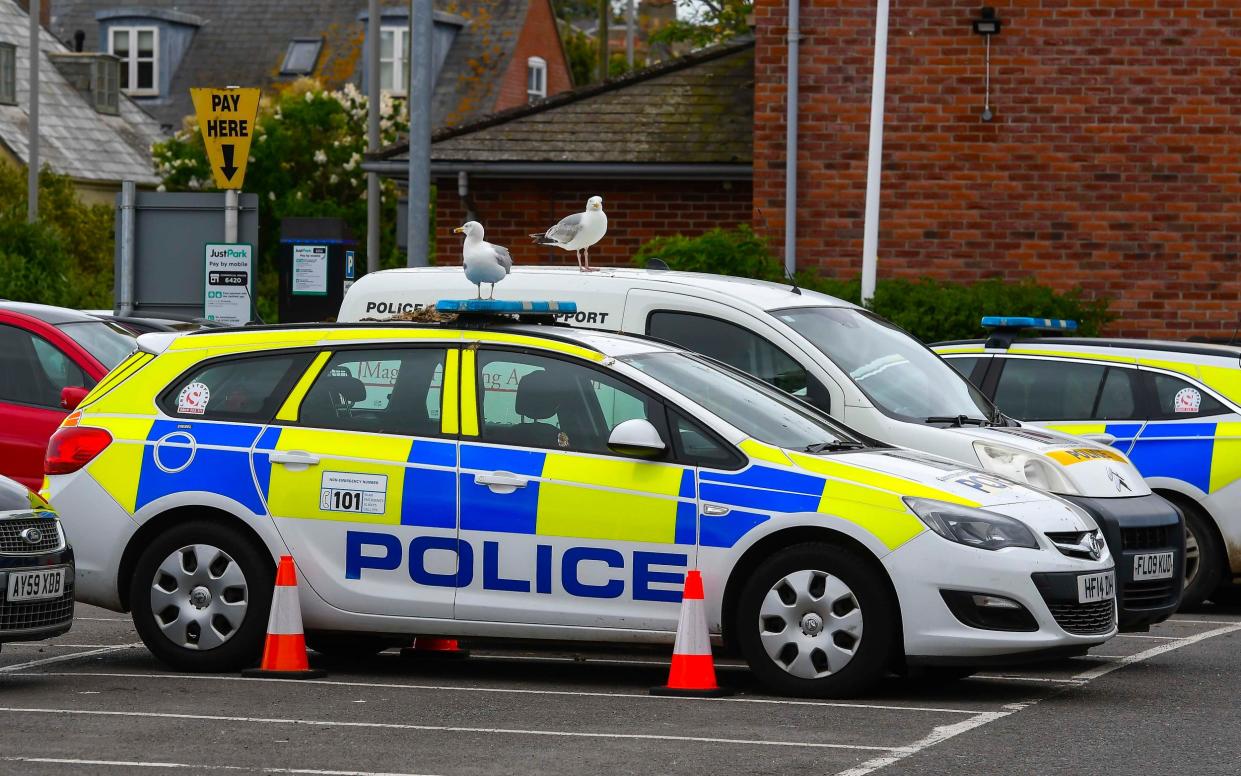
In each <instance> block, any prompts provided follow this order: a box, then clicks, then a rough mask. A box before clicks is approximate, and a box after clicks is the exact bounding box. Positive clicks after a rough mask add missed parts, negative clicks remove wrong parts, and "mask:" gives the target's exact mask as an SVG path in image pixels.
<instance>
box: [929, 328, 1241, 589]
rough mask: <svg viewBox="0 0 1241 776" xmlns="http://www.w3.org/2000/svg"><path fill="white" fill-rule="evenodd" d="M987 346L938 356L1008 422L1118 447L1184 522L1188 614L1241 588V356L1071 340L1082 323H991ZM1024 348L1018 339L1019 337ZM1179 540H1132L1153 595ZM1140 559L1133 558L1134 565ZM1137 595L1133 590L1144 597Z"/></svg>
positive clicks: (1233, 349) (972, 343) (1215, 348)
mask: <svg viewBox="0 0 1241 776" xmlns="http://www.w3.org/2000/svg"><path fill="white" fill-rule="evenodd" d="M983 325H984V326H989V327H992V328H993V329H994V332H993V334H992V335H991V337H990V338H989V339H986V340H968V341H958V342H944V343H939V344H937V345H934V346H933V347H934V349H935V350H936V351H937V352H939V353H940V354H941V355H942V356H943V357H944V358H945V359H947V360H948V362H949V363H950V364H952V365H954V366H955V367H957V368H958V369H959V370H960V371H961V372H962V373H963V374H965V375H966V376H967V377H970V378H971V379H972V380H973V381H974V382H975V384H977V385H978V386H979V387H980V388H981V389H982V390H983V392H984V393H986V394H987V395H988V396H989V397H990V398H992V399H993V400H994V401H995V402H996V404H998V405H999V406H1000V407H1001V408H1002V409H1003V410H1004V411H1005V412H1007V413H1009V414H1011V415H1013V416H1014V417H1017V418H1021V419H1023V420H1029V421H1031V422H1034V423H1038V424H1039V425H1041V426H1044V427H1047V428H1053V429H1057V430H1059V431H1063V432H1066V433H1069V434H1080V435H1083V436H1089V437H1092V438H1094V439H1096V440H1099V441H1103V442H1106V443H1108V444H1111V445H1112V446H1113V447H1114V448H1115V449H1117V450H1120V451H1121V452H1123V453H1124V454H1125V455H1127V456H1129V457H1130V458H1131V459H1132V460H1133V463H1134V464H1135V465H1136V466H1137V467H1138V469H1139V470H1140V471H1141V472H1142V474H1143V476H1145V477H1146V481H1147V483H1148V484H1149V485H1150V487H1151V488H1152V489H1154V491H1155V492H1156V493H1158V494H1160V495H1162V496H1163V497H1165V498H1167V499H1168V500H1169V501H1171V502H1173V503H1174V504H1176V505H1177V506H1179V507H1180V508H1181V510H1182V511H1183V512H1184V513H1185V542H1186V551H1185V573H1184V578H1185V590H1184V605H1186V606H1197V605H1198V604H1201V603H1202V602H1203V600H1205V599H1207V598H1210V597H1212V596H1215V597H1220V596H1230V595H1231V596H1235V595H1236V589H1235V587H1234V586H1233V580H1234V578H1236V577H1241V508H1238V507H1237V502H1238V499H1241V347H1238V346H1236V345H1211V344H1206V343H1196V342H1169V341H1161V340H1141V339H1108V338H1099V337H1071V336H1067V337H1066V336H1055V337H1038V336H1027V335H1029V334H1033V333H1035V332H1039V331H1045V332H1055V333H1058V334H1061V335H1063V334H1064V333H1066V332H1071V331H1073V330H1074V329H1075V328H1076V323H1075V322H1073V321H1059V320H1044V319H1035V318H1002V317H998V316H997V317H989V318H984V319H983ZM1019 337H1020V338H1019ZM1177 538H1178V537H1174V536H1172V537H1169V536H1165V535H1163V534H1161V533H1159V532H1156V531H1145V532H1138V531H1135V532H1133V534H1132V536H1126V542H1125V544H1126V546H1125V550H1126V551H1127V554H1126V557H1124V558H1123V560H1124V561H1125V562H1126V566H1128V567H1131V569H1132V573H1133V574H1134V577H1135V579H1138V581H1139V582H1141V584H1142V585H1143V587H1144V588H1145V594H1146V595H1148V596H1149V595H1158V594H1159V593H1160V592H1161V591H1165V590H1166V589H1167V588H1168V583H1169V581H1170V580H1171V578H1172V576H1173V574H1172V571H1173V568H1174V566H1175V564H1174V563H1173V562H1172V561H1171V559H1170V558H1168V557H1167V556H1168V553H1169V552H1170V550H1171V548H1172V547H1173V546H1174V545H1175V544H1176V542H1175V541H1174V540H1176V539H1177ZM1130 555H1131V557H1129V556H1130ZM1136 592H1137V591H1135V593H1136Z"/></svg>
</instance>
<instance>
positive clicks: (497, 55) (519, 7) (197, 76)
mask: <svg viewBox="0 0 1241 776" xmlns="http://www.w3.org/2000/svg"><path fill="white" fill-rule="evenodd" d="M529 4H530V0H437V2H436V3H435V8H436V11H437V14H438V17H439V18H449V16H456V17H459V18H460V19H463V20H464V21H465V22H466V23H465V26H464V27H463V28H462V29H461V31H460V32H459V33H458V35H457V37H456V40H455V41H454V42H453V45H452V47H451V48H450V49H449V51H448V55H447V58H446V59H445V61H444V66H443V69H442V70H441V71H440V75H439V79H438V81H437V83H436V89H435V95H434V98H433V100H434V101H433V110H432V120H433V121H434V123H435V125H436V126H441V125H444V124H450V123H457V122H460V121H465V120H469V119H473V118H475V117H477V116H479V115H483V114H486V113H488V112H490V111H491V110H493V108H494V105H495V100H496V96H497V92H496V90H497V88H498V81H499V76H500V74H501V73H502V72H503V68H504V67H506V66H507V64H508V63H509V61H510V60H511V59H512V54H513V50H514V48H515V46H516V43H517V37H518V33H519V32H520V30H521V26H522V24H523V22H524V20H525V18H526V11H527V8H528V6H529ZM123 6H126V3H125V2H124V0H56V2H55V5H54V7H53V8H54V14H55V15H54V16H53V18H52V30H53V31H54V32H55V33H56V34H57V35H58V36H60V38H61V39H62V40H65V41H71V40H72V39H73V34H74V32H75V31H77V30H82V31H83V32H85V33H86V43H85V45H86V49H87V50H92V51H93V50H99V49H100V45H101V41H100V40H99V22H98V21H97V19H96V14H97V13H98V12H100V11H112V10H114V9H117V8H119V7H123ZM140 6H141V7H138V8H135V9H134V10H135V12H136V13H135V15H142V12H143V11H149V10H151V9H159V10H165V11H166V10H177V11H189V12H191V13H192V14H193V15H194V16H196V17H198V18H200V19H202V20H204V22H205V23H204V24H202V26H200V27H198V28H197V30H196V31H195V33H194V38H193V41H192V42H191V43H190V47H189V49H188V50H187V51H186V52H185V56H184V57H183V58H182V60H181V64H180V66H179V67H178V68H177V72H176V74H175V75H174V76H173V80H172V86H171V89H170V93H169V94H167V95H164V96H163V97H162V98H161V99H159V100H157V101H150V100H144V101H143V105H144V106H145V107H147V109H148V110H150V111H151V113H152V114H153V115H155V116H156V117H157V118H158V119H159V120H160V121H161V122H162V123H164V124H169V125H172V126H173V127H174V128H176V127H180V123H181V120H182V119H183V118H184V117H185V116H186V115H188V114H190V113H192V112H193V106H192V105H191V103H190V98H189V89H190V88H191V87H195V86H225V85H228V84H237V85H239V86H259V87H261V88H270V87H271V86H272V85H273V84H278V83H282V82H289V81H291V80H293V79H294V77H293V76H282V75H281V74H280V67H281V64H282V63H283V61H284V55H285V51H286V49H287V48H288V44H289V41H290V40H291V39H293V38H315V37H319V36H322V37H323V39H324V44H323V49H322V51H321V52H320V54H319V60H318V64H317V67H316V69H315V72H314V73H313V75H314V76H315V77H317V78H319V80H321V81H322V82H323V83H324V84H325V85H327V86H329V87H332V88H338V87H340V86H343V85H344V84H345V83H353V84H355V85H357V86H359V87H361V86H363V84H362V83H361V78H362V44H363V42H364V41H365V37H366V25H365V23H364V22H363V21H361V18H360V15H361V14H362V13H363V12H365V11H366V8H367V0H296V2H290V0H193V2H187V1H186V0H141V2H140ZM381 8H382V11H383V12H384V13H388V12H394V11H397V12H399V11H407V10H408V8H409V3H408V2H405V3H393V2H392V0H387V1H386V2H384V3H382V4H381ZM398 9H399V10H398Z"/></svg>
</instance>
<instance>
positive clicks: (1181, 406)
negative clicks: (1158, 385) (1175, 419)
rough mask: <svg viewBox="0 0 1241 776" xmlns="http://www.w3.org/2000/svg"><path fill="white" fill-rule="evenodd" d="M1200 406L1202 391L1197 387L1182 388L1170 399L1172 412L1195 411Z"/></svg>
mask: <svg viewBox="0 0 1241 776" xmlns="http://www.w3.org/2000/svg"><path fill="white" fill-rule="evenodd" d="M1201 407H1202V393H1201V392H1200V391H1199V390H1198V389H1197V388H1182V389H1181V390H1179V391H1177V392H1176V396H1175V397H1174V398H1173V400H1172V411H1173V412H1197V411H1198V410H1199V408H1201Z"/></svg>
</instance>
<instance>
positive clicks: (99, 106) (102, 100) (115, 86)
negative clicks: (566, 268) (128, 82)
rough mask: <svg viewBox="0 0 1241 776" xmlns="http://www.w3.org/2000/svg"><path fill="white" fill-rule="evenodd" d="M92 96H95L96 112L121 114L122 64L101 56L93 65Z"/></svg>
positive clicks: (91, 75) (91, 74) (91, 73)
mask: <svg viewBox="0 0 1241 776" xmlns="http://www.w3.org/2000/svg"><path fill="white" fill-rule="evenodd" d="M90 78H91V94H93V95H94V96H95V110H96V111H98V112H99V113H108V114H111V115H113V116H115V115H117V114H119V113H120V112H121V92H120V81H121V63H120V62H119V61H118V60H116V59H114V58H112V57H105V56H100V57H99V58H97V59H96V60H95V61H94V62H92V63H91V71H90Z"/></svg>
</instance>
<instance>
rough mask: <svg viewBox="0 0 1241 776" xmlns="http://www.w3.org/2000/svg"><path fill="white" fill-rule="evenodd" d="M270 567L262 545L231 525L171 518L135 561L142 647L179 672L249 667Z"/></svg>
mask: <svg viewBox="0 0 1241 776" xmlns="http://www.w3.org/2000/svg"><path fill="white" fill-rule="evenodd" d="M275 574H276V571H275V566H274V564H273V563H272V560H271V556H270V555H269V554H268V553H267V550H266V549H265V548H263V547H262V546H261V545H258V543H257V542H254V541H253V540H252V539H250V538H249V537H248V536H246V535H245V534H243V533H241V532H240V531H239V530H237V529H236V528H232V527H231V526H228V525H222V524H220V523H216V522H209V521H201V520H196V521H190V522H186V523H181V524H178V525H175V526H173V527H172V528H169V529H168V530H166V531H164V532H163V533H161V534H160V535H158V536H157V537H155V539H154V540H153V541H152V542H151V543H150V544H149V545H148V546H147V548H146V549H145V550H143V552H142V554H141V555H140V556H139V557H138V561H137V563H136V564H135V565H134V572H133V576H132V577H131V578H130V593H129V601H130V607H131V610H132V615H133V620H134V627H135V628H136V629H137V631H138V635H139V636H140V637H141V638H142V642H143V643H144V644H146V646H147V649H149V650H150V651H151V653H152V654H153V655H155V657H156V658H158V659H159V660H160V661H162V662H163V663H165V664H167V665H168V666H170V667H172V668H173V669H176V670H178V671H193V672H218V671H237V670H240V669H242V668H246V667H248V666H253V665H255V664H257V663H258V661H259V658H260V657H261V653H262V648H263V641H264V638H265V635H266V631H267V616H268V613H269V611H270V610H271V601H272V591H273V589H274V587H275ZM204 591H205V592H204Z"/></svg>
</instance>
